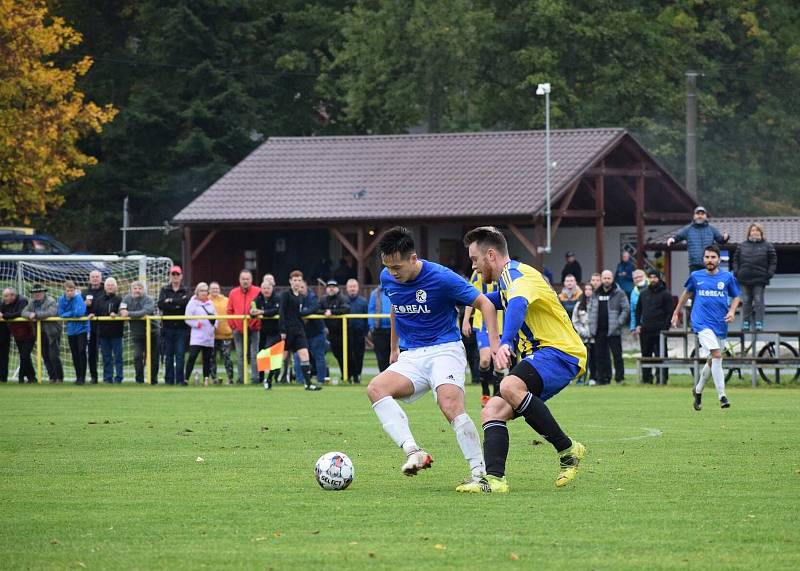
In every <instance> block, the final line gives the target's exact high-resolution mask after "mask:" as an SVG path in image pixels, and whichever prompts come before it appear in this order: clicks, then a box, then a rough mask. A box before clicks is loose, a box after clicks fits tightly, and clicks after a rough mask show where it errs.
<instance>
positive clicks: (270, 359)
mask: <svg viewBox="0 0 800 571" xmlns="http://www.w3.org/2000/svg"><path fill="white" fill-rule="evenodd" d="M285 345H286V342H285V341H283V340H281V341H278V342H277V343H275V345H272V346H271V347H267V348H265V349H262V350H261V351H259V352H258V355H257V356H256V366H257V367H258V370H259V371H274V370H275V369H280V368H281V367H283V348H284V346H285Z"/></svg>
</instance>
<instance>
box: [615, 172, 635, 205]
mask: <svg viewBox="0 0 800 571" xmlns="http://www.w3.org/2000/svg"><path fill="white" fill-rule="evenodd" d="M614 180H616V181H617V182H618V183H619V184H620V186H621V187H622V190H624V191H625V194H627V195H628V198H630V199H631V200H632V201H633V202H636V191H635V190H633V188H632V187H631V185H629V184H628V181H626V180H625V179H624V178H622V177H621V176H615V177H614Z"/></svg>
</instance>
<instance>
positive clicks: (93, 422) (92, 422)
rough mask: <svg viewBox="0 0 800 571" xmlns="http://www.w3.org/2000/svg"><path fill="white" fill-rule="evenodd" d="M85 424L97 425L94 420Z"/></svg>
mask: <svg viewBox="0 0 800 571" xmlns="http://www.w3.org/2000/svg"><path fill="white" fill-rule="evenodd" d="M87 424H97V421H96V420H90V421H89V422H88V423H87Z"/></svg>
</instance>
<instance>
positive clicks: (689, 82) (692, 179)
mask: <svg viewBox="0 0 800 571" xmlns="http://www.w3.org/2000/svg"><path fill="white" fill-rule="evenodd" d="M698 75H700V74H699V73H697V72H696V71H687V72H686V192H688V193H689V195H690V196H692V197H693V198H695V199H697V76H698Z"/></svg>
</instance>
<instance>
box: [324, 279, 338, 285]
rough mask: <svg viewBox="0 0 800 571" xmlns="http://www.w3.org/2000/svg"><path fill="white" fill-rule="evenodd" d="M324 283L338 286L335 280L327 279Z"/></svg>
mask: <svg viewBox="0 0 800 571" xmlns="http://www.w3.org/2000/svg"><path fill="white" fill-rule="evenodd" d="M325 285H330V286H338V285H339V282H337V281H336V280H328V281H327V282H325Z"/></svg>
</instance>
